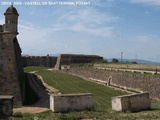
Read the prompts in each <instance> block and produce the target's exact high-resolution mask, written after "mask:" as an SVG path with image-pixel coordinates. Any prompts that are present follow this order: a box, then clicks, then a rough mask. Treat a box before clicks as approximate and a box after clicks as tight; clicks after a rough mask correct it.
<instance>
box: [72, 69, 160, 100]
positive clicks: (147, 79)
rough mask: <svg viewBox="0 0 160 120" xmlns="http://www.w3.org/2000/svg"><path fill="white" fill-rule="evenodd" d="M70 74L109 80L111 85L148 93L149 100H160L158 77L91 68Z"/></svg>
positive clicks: (73, 70) (76, 70)
mask: <svg viewBox="0 0 160 120" xmlns="http://www.w3.org/2000/svg"><path fill="white" fill-rule="evenodd" d="M70 73H71V74H76V75H78V76H81V77H83V78H86V79H89V78H93V79H99V80H104V81H107V82H108V81H109V79H110V82H111V84H115V85H117V86H123V87H126V88H129V89H130V88H131V89H136V90H137V91H148V92H149V93H150V96H151V98H156V99H160V87H159V86H160V76H159V75H152V74H138V73H130V72H119V71H109V70H97V69H93V68H72V69H71V70H70Z"/></svg>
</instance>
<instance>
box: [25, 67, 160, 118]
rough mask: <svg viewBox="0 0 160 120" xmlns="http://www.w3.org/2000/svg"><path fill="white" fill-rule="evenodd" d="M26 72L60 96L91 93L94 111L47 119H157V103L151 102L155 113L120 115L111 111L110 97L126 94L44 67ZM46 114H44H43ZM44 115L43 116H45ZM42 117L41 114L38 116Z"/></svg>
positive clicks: (29, 68) (30, 68)
mask: <svg viewBox="0 0 160 120" xmlns="http://www.w3.org/2000/svg"><path fill="white" fill-rule="evenodd" d="M25 71H26V72H30V71H37V73H38V74H39V75H41V76H42V77H43V79H44V81H45V82H46V83H47V84H49V85H50V86H53V87H54V88H56V89H58V90H59V91H60V92H61V93H62V94H70V93H92V94H94V96H95V111H83V112H74V111H71V112H69V113H64V114H53V113H52V112H51V113H50V114H49V115H47V117H48V119H51V117H52V119H53V120H56V119H57V120H58V119H59V120H63V119H64V120H73V119H80V118H85V119H86V118H95V119H100V120H105V119H139V118H141V119H146V118H149V119H150V118H152V119H158V118H160V117H159V114H158V115H157V110H158V112H160V111H159V107H157V105H159V103H158V102H156V101H155V102H153V107H154V109H155V111H156V113H155V112H154V111H149V112H148V111H147V112H139V113H130V112H128V113H122V112H115V111H113V110H112V109H111V97H114V96H119V95H124V94H127V93H125V92H122V91H117V90H113V89H111V88H108V87H106V86H103V85H99V84H96V83H93V82H90V81H86V80H84V79H82V78H79V77H76V76H73V75H70V74H67V73H62V72H58V71H48V70H47V68H44V67H26V68H25ZM45 114H46V113H45ZM45 114H44V115H45ZM39 116H43V114H41V115H39Z"/></svg>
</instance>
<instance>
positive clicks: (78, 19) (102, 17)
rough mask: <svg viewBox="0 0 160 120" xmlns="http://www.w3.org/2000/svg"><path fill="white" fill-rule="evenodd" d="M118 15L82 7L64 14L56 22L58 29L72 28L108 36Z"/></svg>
mask: <svg viewBox="0 0 160 120" xmlns="http://www.w3.org/2000/svg"><path fill="white" fill-rule="evenodd" d="M117 20H118V17H115V16H112V15H109V14H107V13H103V12H102V11H101V12H98V11H96V10H94V9H84V10H82V9H80V10H78V11H70V12H67V13H65V14H62V15H61V16H60V17H59V18H57V21H58V23H56V24H54V25H53V26H54V29H56V30H58V29H59V30H70V31H75V32H83V33H87V34H90V35H93V36H101V37H108V36H110V35H111V34H112V30H113V29H114V28H113V27H110V26H112V23H114V22H116V21H117Z"/></svg>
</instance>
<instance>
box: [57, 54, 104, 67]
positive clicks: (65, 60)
mask: <svg viewBox="0 0 160 120" xmlns="http://www.w3.org/2000/svg"><path fill="white" fill-rule="evenodd" d="M97 60H103V57H100V56H97V55H78V54H61V55H59V56H58V58H57V62H56V65H55V69H61V65H70V64H71V63H74V64H76V63H91V62H93V61H97Z"/></svg>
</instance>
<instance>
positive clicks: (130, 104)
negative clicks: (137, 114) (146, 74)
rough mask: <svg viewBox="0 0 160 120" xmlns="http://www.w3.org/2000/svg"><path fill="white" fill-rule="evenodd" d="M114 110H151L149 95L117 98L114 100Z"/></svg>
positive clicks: (139, 94)
mask: <svg viewBox="0 0 160 120" xmlns="http://www.w3.org/2000/svg"><path fill="white" fill-rule="evenodd" d="M112 109H113V110H116V111H127V110H128V111H141V110H149V109H151V102H150V98H149V93H148V92H145V93H138V94H132V95H124V96H117V97H113V98H112Z"/></svg>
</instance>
